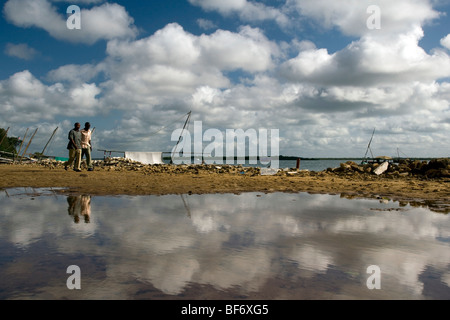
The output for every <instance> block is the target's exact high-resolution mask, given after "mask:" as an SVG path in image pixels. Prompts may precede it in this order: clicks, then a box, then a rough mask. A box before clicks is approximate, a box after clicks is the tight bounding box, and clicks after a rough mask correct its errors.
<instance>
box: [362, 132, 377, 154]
mask: <svg viewBox="0 0 450 320" xmlns="http://www.w3.org/2000/svg"><path fill="white" fill-rule="evenodd" d="M374 134H375V128H373V132H372V137H370V141H369V145H368V146H367V150H366V154H365V155H364V160H366V157H367V151H369V150H370V144H371V143H372V139H373V135H374ZM370 154H372V150H370ZM372 158H373V154H372ZM364 160H363V161H364Z"/></svg>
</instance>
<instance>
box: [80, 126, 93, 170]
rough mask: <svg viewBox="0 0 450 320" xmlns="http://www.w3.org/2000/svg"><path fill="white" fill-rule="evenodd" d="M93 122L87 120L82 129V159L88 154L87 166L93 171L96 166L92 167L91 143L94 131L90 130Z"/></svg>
mask: <svg viewBox="0 0 450 320" xmlns="http://www.w3.org/2000/svg"><path fill="white" fill-rule="evenodd" d="M90 128H91V124H90V123H89V122H86V123H85V124H84V129H83V130H81V159H83V157H84V156H85V155H86V166H87V168H88V171H93V170H94V168H93V167H92V158H91V151H92V144H91V134H92V131H91V130H90Z"/></svg>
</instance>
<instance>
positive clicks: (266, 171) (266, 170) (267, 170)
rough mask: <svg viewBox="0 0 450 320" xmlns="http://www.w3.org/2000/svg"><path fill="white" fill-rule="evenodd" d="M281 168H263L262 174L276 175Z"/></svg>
mask: <svg viewBox="0 0 450 320" xmlns="http://www.w3.org/2000/svg"><path fill="white" fill-rule="evenodd" d="M279 170H280V169H276V168H261V169H260V171H261V175H262V176H273V175H276V174H277V173H278V171H279Z"/></svg>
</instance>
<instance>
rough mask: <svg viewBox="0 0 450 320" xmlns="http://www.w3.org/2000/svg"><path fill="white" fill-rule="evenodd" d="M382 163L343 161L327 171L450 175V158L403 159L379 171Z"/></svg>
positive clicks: (428, 175)
mask: <svg viewBox="0 0 450 320" xmlns="http://www.w3.org/2000/svg"><path fill="white" fill-rule="evenodd" d="M380 165H381V163H367V164H357V163H355V162H353V161H347V162H345V163H341V164H340V166H339V167H337V168H328V169H327V170H326V171H327V172H333V173H337V174H340V175H351V174H354V173H361V174H371V175H374V174H378V175H387V176H394V177H407V176H413V175H414V176H422V177H426V178H441V177H443V178H448V177H450V159H449V158H437V159H432V160H430V161H420V160H408V159H402V160H399V162H398V163H393V162H390V163H388V166H387V169H386V170H385V171H384V172H381V173H379V172H377V170H376V169H377V168H378V167H379V166H380Z"/></svg>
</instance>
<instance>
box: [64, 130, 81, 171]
mask: <svg viewBox="0 0 450 320" xmlns="http://www.w3.org/2000/svg"><path fill="white" fill-rule="evenodd" d="M80 127H81V125H80V123H79V122H77V123H75V125H74V128H73V129H72V130H70V131H69V136H68V138H69V144H68V145H67V149H68V150H69V160H68V161H67V162H66V163H65V164H64V169H65V170H67V169H68V168H69V167H70V166H72V164H74V166H73V170H74V171H76V172H80V171H81V168H80V165H81V132H80Z"/></svg>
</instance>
